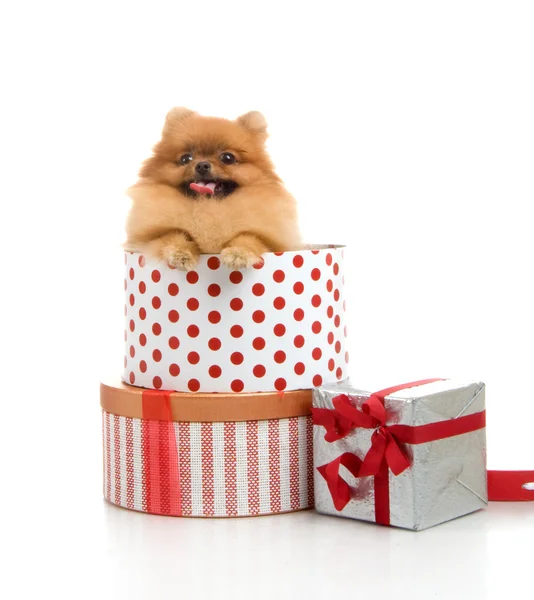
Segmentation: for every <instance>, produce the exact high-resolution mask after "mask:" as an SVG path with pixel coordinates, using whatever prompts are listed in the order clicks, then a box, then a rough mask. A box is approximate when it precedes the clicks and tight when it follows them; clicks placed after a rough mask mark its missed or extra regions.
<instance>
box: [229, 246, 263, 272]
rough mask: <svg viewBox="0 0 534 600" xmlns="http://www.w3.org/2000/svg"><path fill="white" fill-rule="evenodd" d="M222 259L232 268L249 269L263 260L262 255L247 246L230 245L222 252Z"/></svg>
mask: <svg viewBox="0 0 534 600" xmlns="http://www.w3.org/2000/svg"><path fill="white" fill-rule="evenodd" d="M221 261H222V262H223V264H225V265H226V266H227V267H228V268H230V269H234V270H237V269H247V268H249V267H252V266H253V265H255V264H257V263H259V262H261V257H259V256H256V254H254V252H251V251H250V250H247V249H246V248H239V247H233V248H232V247H230V248H225V249H224V250H223V251H222V252H221Z"/></svg>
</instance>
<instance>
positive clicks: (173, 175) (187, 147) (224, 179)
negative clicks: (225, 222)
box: [140, 108, 278, 199]
mask: <svg viewBox="0 0 534 600" xmlns="http://www.w3.org/2000/svg"><path fill="white" fill-rule="evenodd" d="M266 139H267V123H266V121H265V118H264V117H263V115H262V114H261V113H259V112H255V111H253V112H249V113H247V114H245V115H242V116H241V117H239V118H238V119H236V120H235V121H229V120H227V119H219V118H216V117H203V116H201V115H199V114H197V113H195V112H193V111H191V110H188V109H186V108H173V109H172V110H171V111H170V112H169V114H168V115H167V118H166V120H165V125H164V127H163V131H162V136H161V140H160V141H159V142H158V143H157V144H156V146H155V147H154V151H153V152H154V153H153V156H151V157H150V158H149V159H148V160H147V161H145V163H144V164H143V166H142V168H141V171H140V176H141V177H143V178H147V179H150V180H151V181H154V182H156V183H165V184H167V185H170V186H173V187H175V188H176V189H178V190H179V191H180V192H181V193H182V194H184V195H185V196H192V197H195V196H197V197H200V196H203V195H205V197H211V196H213V197H215V198H218V199H222V198H225V197H226V196H228V195H229V194H231V193H233V192H234V191H235V190H237V189H239V188H243V187H246V186H249V185H253V184H255V183H259V182H261V181H266V180H273V179H275V180H278V178H277V176H276V175H275V173H274V171H273V166H272V163H271V161H270V159H269V156H268V155H267V152H266V150H265V140H266Z"/></svg>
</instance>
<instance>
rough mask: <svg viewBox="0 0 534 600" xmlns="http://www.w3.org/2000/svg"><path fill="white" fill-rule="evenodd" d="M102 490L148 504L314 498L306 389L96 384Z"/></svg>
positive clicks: (135, 506)
mask: <svg viewBox="0 0 534 600" xmlns="http://www.w3.org/2000/svg"><path fill="white" fill-rule="evenodd" d="M101 406H102V419H103V422H102V428H103V431H102V432H103V441H104V496H105V498H106V499H107V500H108V501H109V502H111V503H113V504H116V505H118V506H121V507H124V508H129V509H132V510H138V511H142V512H146V513H152V514H159V515H169V516H184V517H187V516H190V517H238V516H255V515H268V514H277V513H283V512H292V511H296V510H302V509H307V508H312V507H313V504H314V497H313V449H312V439H313V425H312V420H311V416H310V412H311V411H310V408H311V391H310V390H306V391H296V392H286V393H284V394H281V393H277V392H274V393H263V394H261V393H260V394H250V395H249V394H191V393H177V392H169V391H158V390H146V389H145V390H143V389H141V388H138V387H134V386H129V385H125V384H117V385H106V384H102V385H101Z"/></svg>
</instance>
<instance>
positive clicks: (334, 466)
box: [317, 452, 362, 512]
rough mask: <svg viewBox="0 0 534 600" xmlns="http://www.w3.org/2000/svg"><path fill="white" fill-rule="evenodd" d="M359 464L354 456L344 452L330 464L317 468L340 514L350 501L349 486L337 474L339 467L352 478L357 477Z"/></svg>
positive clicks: (359, 461)
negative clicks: (352, 476) (345, 470)
mask: <svg viewBox="0 0 534 600" xmlns="http://www.w3.org/2000/svg"><path fill="white" fill-rule="evenodd" d="M361 464H362V461H361V460H360V459H359V458H358V457H357V456H356V455H355V454H352V453H350V452H345V453H344V454H342V455H341V456H340V457H338V458H336V459H335V460H333V461H332V462H330V463H328V464H326V465H322V466H321V467H317V470H318V471H319V473H320V474H321V475H322V476H323V478H324V479H325V481H326V484H327V486H328V491H329V492H330V495H331V496H332V501H333V503H334V507H335V509H336V510H337V511H340V512H341V511H342V510H343V509H344V508H345V506H347V504H348V503H349V501H350V486H349V484H348V483H347V482H346V481H345V480H344V479H343V477H341V475H340V474H339V468H340V466H344V467H345V468H346V469H347V470H348V471H349V472H350V473H351V474H352V475H354V477H358V472H359V470H360V467H361Z"/></svg>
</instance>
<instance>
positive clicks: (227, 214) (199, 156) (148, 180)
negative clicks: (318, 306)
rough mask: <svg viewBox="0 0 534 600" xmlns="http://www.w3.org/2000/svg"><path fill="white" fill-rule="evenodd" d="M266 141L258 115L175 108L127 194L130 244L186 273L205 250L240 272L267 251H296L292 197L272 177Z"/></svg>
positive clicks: (278, 180) (298, 243)
mask: <svg viewBox="0 0 534 600" xmlns="http://www.w3.org/2000/svg"><path fill="white" fill-rule="evenodd" d="M266 139H267V123H266V122H265V118H264V117H263V115H261V114H260V113H258V112H249V113H247V114H245V115H243V116H241V117H239V118H238V119H237V120H236V121H229V120H226V119H219V118H215V117H203V116H200V115H198V114H197V113H195V112H193V111H191V110H188V109H186V108H174V109H172V110H171V111H170V112H169V114H168V115H167V118H166V121H165V126H164V127H163V132H162V137H161V140H160V141H159V142H158V143H157V144H156V146H155V147H154V151H153V155H152V156H151V157H150V158H149V159H148V160H147V161H145V163H144V164H143V166H142V168H141V171H140V173H139V177H140V179H139V181H138V182H137V183H136V184H135V185H134V186H133V187H132V188H130V189H129V191H128V194H129V196H130V197H131V199H132V200H133V204H132V208H131V211H130V215H129V218H128V222H127V226H126V232H127V242H126V244H125V247H126V248H127V249H128V250H132V251H133V250H137V251H140V252H144V253H147V254H150V255H153V256H155V257H156V258H159V259H162V260H165V261H167V262H168V263H169V264H170V265H171V266H173V267H175V268H177V269H181V270H190V269H194V268H195V265H196V263H197V261H198V257H199V255H200V254H201V253H209V254H220V255H221V260H222V262H223V263H224V264H226V265H227V266H228V267H230V268H231V269H242V268H246V267H250V266H252V265H254V264H256V263H258V262H260V261H261V255H262V254H263V253H264V252H281V251H284V250H293V249H298V248H299V247H300V246H301V242H300V235H299V231H298V226H297V212H296V204H295V200H294V199H293V197H292V196H291V194H289V193H288V192H287V190H286V189H285V188H284V186H283V184H282V182H281V180H280V179H279V177H278V176H277V175H276V173H275V172H274V168H273V165H272V163H271V161H270V159H269V156H268V155H267V152H266V150H265V140H266Z"/></svg>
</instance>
